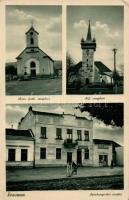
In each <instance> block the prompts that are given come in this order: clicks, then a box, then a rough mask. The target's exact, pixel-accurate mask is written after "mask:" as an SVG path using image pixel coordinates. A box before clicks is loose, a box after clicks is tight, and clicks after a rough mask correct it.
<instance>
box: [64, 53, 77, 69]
mask: <svg viewBox="0 0 129 200" xmlns="http://www.w3.org/2000/svg"><path fill="white" fill-rule="evenodd" d="M66 64H67V70H69V68H70V67H72V66H73V65H74V64H75V62H74V60H73V58H72V57H71V55H70V54H69V53H68V52H67V54H66Z"/></svg>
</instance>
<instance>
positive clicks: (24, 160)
mask: <svg viewBox="0 0 129 200" xmlns="http://www.w3.org/2000/svg"><path fill="white" fill-rule="evenodd" d="M22 151H26V153H25V152H24V153H22ZM24 154H25V159H23V157H24V156H23V155H24ZM27 160H28V149H21V161H23V162H26V161H27Z"/></svg>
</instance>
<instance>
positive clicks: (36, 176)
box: [6, 167, 123, 182]
mask: <svg viewBox="0 0 129 200" xmlns="http://www.w3.org/2000/svg"><path fill="white" fill-rule="evenodd" d="M115 175H123V167H114V168H113V169H111V168H110V167H97V168H93V167H79V168H78V172H77V175H73V176H72V177H70V178H78V177H103V176H115ZM62 178H66V179H68V178H69V177H67V176H66V168H64V167H57V168H35V169H7V171H6V181H7V182H17V181H32V180H33V181H35V180H53V179H62Z"/></svg>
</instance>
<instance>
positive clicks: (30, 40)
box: [26, 23, 39, 47]
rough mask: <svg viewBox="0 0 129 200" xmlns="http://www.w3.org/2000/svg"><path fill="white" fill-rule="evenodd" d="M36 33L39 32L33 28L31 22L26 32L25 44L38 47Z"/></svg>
mask: <svg viewBox="0 0 129 200" xmlns="http://www.w3.org/2000/svg"><path fill="white" fill-rule="evenodd" d="M38 35H39V33H38V32H37V31H36V30H35V29H34V26H33V23H32V24H31V27H30V29H29V30H28V31H27V32H26V46H27V47H38Z"/></svg>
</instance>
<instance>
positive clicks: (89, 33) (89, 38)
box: [86, 20, 92, 41]
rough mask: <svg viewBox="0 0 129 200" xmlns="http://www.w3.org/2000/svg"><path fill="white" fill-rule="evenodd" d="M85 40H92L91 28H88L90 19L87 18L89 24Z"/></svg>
mask: <svg viewBox="0 0 129 200" xmlns="http://www.w3.org/2000/svg"><path fill="white" fill-rule="evenodd" d="M86 40H87V41H91V40H92V36H91V28H90V20H89V26H88V32H87V38H86Z"/></svg>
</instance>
